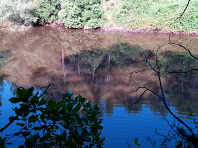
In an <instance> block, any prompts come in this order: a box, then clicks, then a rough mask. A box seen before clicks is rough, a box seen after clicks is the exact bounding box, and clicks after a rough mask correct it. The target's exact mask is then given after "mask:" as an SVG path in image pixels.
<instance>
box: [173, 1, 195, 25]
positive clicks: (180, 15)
mask: <svg viewBox="0 0 198 148" xmlns="http://www.w3.org/2000/svg"><path fill="white" fill-rule="evenodd" d="M190 1H191V0H188V3H187V4H186V7H185V9H184V11H183V12H182V14H181V15H180V16H179V17H178V18H176V19H175V21H177V20H178V19H180V18H182V16H183V15H184V13H185V12H186V9H187V8H188V5H189V4H190Z"/></svg>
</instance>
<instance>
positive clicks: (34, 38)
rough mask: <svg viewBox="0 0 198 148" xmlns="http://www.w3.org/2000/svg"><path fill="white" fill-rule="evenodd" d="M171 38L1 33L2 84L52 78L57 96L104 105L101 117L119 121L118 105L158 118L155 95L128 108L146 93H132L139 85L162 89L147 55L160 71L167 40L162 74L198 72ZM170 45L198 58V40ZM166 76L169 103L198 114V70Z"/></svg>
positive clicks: (54, 31)
mask: <svg viewBox="0 0 198 148" xmlns="http://www.w3.org/2000/svg"><path fill="white" fill-rule="evenodd" d="M168 40H169V36H168V35H158V34H153V35H145V34H131V33H121V32H103V31H100V30H95V31H84V30H66V29H63V28H51V27H39V28H32V29H30V30H28V31H22V32H9V31H0V77H1V82H2V85H3V80H5V81H7V82H9V83H10V84H12V86H13V87H12V89H15V84H16V85H17V86H23V87H28V86H34V85H39V86H45V85H48V84H49V82H51V80H52V77H53V84H54V85H52V87H51V90H50V91H51V92H53V93H54V95H55V96H56V97H60V95H59V94H60V93H61V92H65V91H68V90H70V91H73V92H74V94H75V95H78V94H81V95H82V96H83V97H86V98H88V99H89V100H91V101H93V102H96V103H98V104H101V102H103V103H104V102H105V103H104V104H105V106H103V105H101V109H102V112H103V115H102V116H104V118H105V119H107V121H108V120H109V119H108V118H107V117H108V115H109V114H112V116H115V117H114V118H113V119H112V120H111V121H113V120H115V119H116V115H113V114H115V113H117V112H119V111H116V109H119V107H121V108H122V109H123V108H124V110H126V111H127V112H126V113H123V114H126V115H127V116H128V114H127V113H128V112H129V113H130V112H133V113H138V115H141V111H143V112H144V113H143V115H145V113H146V109H148V108H149V109H150V110H151V113H154V114H158V113H159V111H158V109H157V108H156V102H155V101H154V102H153V100H154V96H153V95H151V93H146V94H145V95H144V97H143V98H144V99H146V102H144V103H143V104H142V103H139V104H137V105H136V106H134V107H132V108H131V107H128V106H129V104H132V102H134V101H135V100H136V99H137V97H138V96H140V95H141V93H142V92H143V90H140V91H138V92H132V91H133V90H135V89H137V88H138V87H139V86H146V87H148V88H150V89H152V90H154V91H155V92H158V91H159V81H158V77H157V75H156V73H155V72H154V71H153V70H152V69H151V68H149V66H148V64H147V63H146V62H145V54H147V56H148V59H150V60H151V61H150V62H151V64H152V65H153V67H155V53H156V51H157V48H158V47H159V46H160V45H162V44H163V43H165V42H166V44H165V45H164V46H163V47H162V48H161V49H160V50H159V54H158V55H159V65H160V68H161V71H162V72H164V73H165V74H166V72H167V71H183V72H184V71H188V70H190V69H193V68H198V67H197V65H198V61H196V60H195V59H193V58H192V57H190V56H189V53H188V52H187V51H186V50H184V49H183V48H181V47H179V46H175V45H169V44H168ZM171 41H172V42H175V43H180V44H182V45H184V46H185V47H187V48H188V49H190V51H191V52H192V54H193V55H195V56H197V54H198V48H197V47H198V37H194V36H171ZM148 51H149V52H148ZM131 73H132V74H131ZM165 74H164V75H163V76H162V83H163V87H164V89H165V93H166V95H167V98H168V101H169V105H171V106H172V107H175V108H174V109H175V110H176V112H177V113H178V114H180V115H185V116H188V115H190V114H197V112H198V108H197V105H198V101H197V97H196V96H197V92H198V91H197V89H198V87H197V86H198V75H197V72H196V71H193V72H191V73H187V74H177V75H175V74H172V75H168V76H166V75H165ZM144 105H146V106H144ZM158 105H160V104H158ZM116 107H118V108H116ZM147 107H148V108H147ZM122 109H121V110H122ZM0 110H1V109H0ZM165 112H166V111H165ZM166 113H167V112H166ZM138 115H137V116H138ZM122 119H123V121H124V122H125V121H126V120H125V119H124V118H122ZM138 119H139V118H138ZM104 122H106V120H105V121H104ZM120 122H122V121H120ZM120 122H119V124H121V123H120ZM143 122H146V121H143ZM160 122H161V120H160ZM104 126H105V125H104ZM121 126H124V125H121ZM128 134H129V133H128ZM107 135H108V134H107ZM114 140H115V139H114Z"/></svg>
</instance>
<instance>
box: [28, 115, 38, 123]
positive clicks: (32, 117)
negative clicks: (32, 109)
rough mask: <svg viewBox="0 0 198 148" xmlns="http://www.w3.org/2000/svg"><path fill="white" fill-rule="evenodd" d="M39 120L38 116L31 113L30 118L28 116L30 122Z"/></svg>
mask: <svg viewBox="0 0 198 148" xmlns="http://www.w3.org/2000/svg"><path fill="white" fill-rule="evenodd" d="M36 120H37V118H36V117H35V116H34V115H31V116H30V117H29V118H28V122H29V123H31V122H35V121H36Z"/></svg>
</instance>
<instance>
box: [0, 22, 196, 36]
mask: <svg viewBox="0 0 198 148" xmlns="http://www.w3.org/2000/svg"><path fill="white" fill-rule="evenodd" d="M42 26H51V27H61V28H66V29H71V28H68V27H66V26H64V25H63V24H61V23H52V24H43V25H41V26H23V27H19V28H16V27H14V28H13V27H7V26H2V25H0V30H2V29H5V30H8V31H23V30H28V29H30V28H32V27H42ZM72 30H73V29H72ZM75 30H102V31H106V32H123V33H133V34H175V35H191V36H198V30H194V31H193V32H188V31H176V32H172V31H170V30H160V29H158V28H156V29H154V30H153V29H130V28H125V27H116V26H113V27H106V26H103V27H100V28H96V29H90V28H87V27H84V28H80V29H75Z"/></svg>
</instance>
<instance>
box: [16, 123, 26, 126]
mask: <svg viewBox="0 0 198 148" xmlns="http://www.w3.org/2000/svg"><path fill="white" fill-rule="evenodd" d="M16 124H17V125H19V126H20V127H23V126H24V125H25V124H24V123H18V122H17V123H16Z"/></svg>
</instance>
